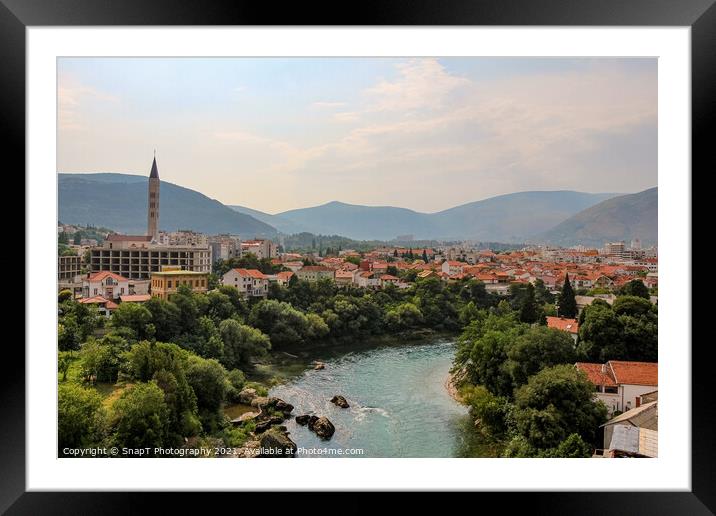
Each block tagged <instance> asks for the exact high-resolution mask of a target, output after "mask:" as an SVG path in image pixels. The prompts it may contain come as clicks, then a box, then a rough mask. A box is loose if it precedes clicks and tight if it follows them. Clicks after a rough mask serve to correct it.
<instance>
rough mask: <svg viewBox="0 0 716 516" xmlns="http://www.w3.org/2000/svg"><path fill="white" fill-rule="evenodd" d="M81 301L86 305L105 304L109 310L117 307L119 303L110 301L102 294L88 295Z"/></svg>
mask: <svg viewBox="0 0 716 516" xmlns="http://www.w3.org/2000/svg"><path fill="white" fill-rule="evenodd" d="M80 303H82V304H85V305H104V306H105V307H106V308H107V309H108V310H114V309H115V308H117V303H115V302H114V301H110V300H109V299H105V298H103V297H102V296H94V297H86V298H84V299H80Z"/></svg>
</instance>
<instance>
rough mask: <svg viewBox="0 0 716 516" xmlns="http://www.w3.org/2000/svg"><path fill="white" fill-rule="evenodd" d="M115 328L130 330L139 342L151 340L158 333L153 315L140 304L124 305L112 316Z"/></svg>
mask: <svg viewBox="0 0 716 516" xmlns="http://www.w3.org/2000/svg"><path fill="white" fill-rule="evenodd" d="M112 326H113V327H114V328H129V329H130V330H132V332H133V334H134V336H135V338H136V339H137V340H144V339H151V338H152V337H154V333H155V331H156V329H155V327H154V324H153V323H152V313H151V312H150V311H149V310H148V309H147V308H146V307H145V306H143V305H141V304H139V303H122V304H120V305H119V306H118V307H117V309H116V310H115V311H114V313H113V314H112Z"/></svg>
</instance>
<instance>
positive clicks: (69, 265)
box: [57, 255, 82, 282]
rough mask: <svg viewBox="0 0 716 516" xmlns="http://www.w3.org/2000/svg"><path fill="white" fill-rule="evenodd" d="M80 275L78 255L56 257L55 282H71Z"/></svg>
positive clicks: (79, 258) (80, 263)
mask: <svg viewBox="0 0 716 516" xmlns="http://www.w3.org/2000/svg"><path fill="white" fill-rule="evenodd" d="M81 273H82V257H81V256H79V255H71V256H58V257H57V280H58V281H61V282H72V281H73V280H74V279H75V276H78V275H80V274H81Z"/></svg>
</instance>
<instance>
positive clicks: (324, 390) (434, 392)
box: [270, 342, 493, 457]
mask: <svg viewBox="0 0 716 516" xmlns="http://www.w3.org/2000/svg"><path fill="white" fill-rule="evenodd" d="M335 351H336V350H333V351H332V352H333V353H335ZM454 351H455V350H454V344H453V343H451V342H433V343H421V344H414V345H409V344H405V345H402V346H384V347H379V348H373V349H363V350H360V351H350V352H347V353H344V354H342V355H340V356H333V357H331V356H329V355H327V354H326V355H324V356H316V357H314V358H316V359H318V360H321V361H323V362H324V363H325V369H323V370H320V371H314V370H313V369H309V370H307V371H305V372H304V373H302V374H300V375H299V376H297V377H294V378H293V379H292V380H290V381H289V382H287V383H285V384H283V385H279V386H277V387H274V388H272V389H271V391H270V394H271V395H272V396H278V397H280V398H282V399H284V400H286V401H287V402H289V403H291V404H292V405H294V406H295V409H294V415H300V414H315V415H317V416H326V417H328V419H330V420H331V421H332V422H333V424H334V425H335V427H336V432H335V434H334V435H333V438H332V439H331V440H329V441H322V440H321V439H320V438H318V437H317V436H316V435H315V434H314V433H313V432H311V431H309V430H308V429H307V428H306V427H303V426H300V425H298V424H296V422H295V420H294V419H291V420H290V421H287V422H286V423H285V424H286V426H287V427H288V430H289V432H291V437H292V439H293V440H294V441H295V442H296V444H297V445H298V446H299V448H309V449H310V448H331V449H346V448H360V449H363V450H364V452H363V455H362V456H363V457H461V456H462V457H465V456H491V455H493V452H490V450H489V447H486V446H485V445H484V444H482V443H481V440H480V439H479V436H478V435H477V432H476V431H475V429H474V426H472V423H471V421H470V418H469V417H468V415H467V409H466V408H465V407H464V406H462V405H460V404H459V403H457V402H456V401H455V400H453V399H452V398H451V397H450V395H449V394H448V392H447V390H446V388H445V380H446V379H447V376H448V372H449V370H450V367H451V365H452V359H453V356H454ZM336 394H340V395H343V396H345V398H346V399H347V400H348V403H349V404H350V407H349V408H347V409H341V408H339V407H336V406H335V405H333V404H332V403H331V402H330V399H331V398H332V397H333V396H334V395H336ZM299 451H300V450H299ZM299 456H301V453H299ZM324 456H335V455H324Z"/></svg>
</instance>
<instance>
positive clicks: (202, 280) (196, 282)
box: [150, 267, 209, 299]
mask: <svg viewBox="0 0 716 516" xmlns="http://www.w3.org/2000/svg"><path fill="white" fill-rule="evenodd" d="M182 285H186V286H188V287H189V288H191V289H192V291H194V292H199V293H203V292H206V291H207V290H208V287H209V274H208V273H206V272H195V271H188V270H181V269H174V268H172V267H167V268H165V269H164V270H161V271H158V272H153V273H152V276H151V286H150V288H151V294H152V297H158V298H160V299H169V296H171V295H172V294H174V293H176V291H177V290H178V289H179V287H180V286H182Z"/></svg>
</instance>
